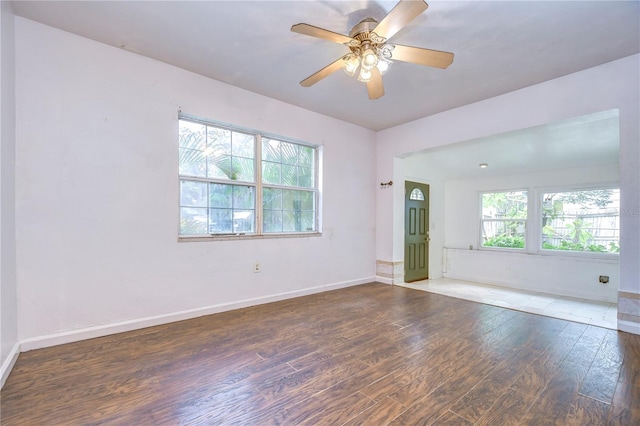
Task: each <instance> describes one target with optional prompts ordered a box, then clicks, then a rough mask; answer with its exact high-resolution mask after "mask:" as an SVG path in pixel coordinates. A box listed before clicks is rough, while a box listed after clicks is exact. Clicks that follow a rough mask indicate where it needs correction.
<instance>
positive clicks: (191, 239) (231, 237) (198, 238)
mask: <svg viewBox="0 0 640 426" xmlns="http://www.w3.org/2000/svg"><path fill="white" fill-rule="evenodd" d="M321 236H322V232H295V233H279V234H262V235H256V234H225V235H194V236H186V235H184V236H179V237H178V242H179V243H195V242H203V241H236V240H267V239H276V238H309V237H321Z"/></svg>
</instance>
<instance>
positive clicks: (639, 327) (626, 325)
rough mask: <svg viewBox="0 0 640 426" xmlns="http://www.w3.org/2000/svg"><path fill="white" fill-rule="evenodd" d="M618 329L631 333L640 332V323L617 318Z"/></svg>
mask: <svg viewBox="0 0 640 426" xmlns="http://www.w3.org/2000/svg"><path fill="white" fill-rule="evenodd" d="M618 330H620V331H625V332H627V333H632V334H640V324H638V323H637V322H631V321H624V320H621V319H619V320H618Z"/></svg>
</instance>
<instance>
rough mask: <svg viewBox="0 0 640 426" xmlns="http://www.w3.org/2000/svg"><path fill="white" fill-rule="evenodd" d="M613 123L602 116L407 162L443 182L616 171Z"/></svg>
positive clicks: (609, 114) (614, 118)
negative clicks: (551, 172) (603, 168)
mask: <svg viewBox="0 0 640 426" xmlns="http://www.w3.org/2000/svg"><path fill="white" fill-rule="evenodd" d="M618 123H619V121H618V111H617V110H610V111H602V112H598V113H594V114H589V115H585V116H582V117H575V118H571V119H568V120H563V121H561V122H558V123H552V124H548V125H544V126H536V127H531V128H528V129H521V130H517V131H513V132H508V133H502V134H499V135H493V136H490V137H486V138H481V139H475V140H471V141H465V142H460V143H457V144H454V145H449V146H447V147H445V148H436V149H432V150H428V151H425V152H419V153H414V154H413V155H412V156H411V159H410V160H409V161H413V162H416V164H418V165H419V167H420V168H422V169H424V170H429V174H430V176H438V177H440V178H441V179H444V180H446V179H476V178H482V177H489V176H509V175H518V174H524V173H536V172H544V171H549V170H558V169H562V170H568V169H574V168H579V167H589V166H605V165H609V166H611V165H613V166H617V165H618V162H619V159H618V156H619V145H620V132H619V124H618ZM481 163H485V164H487V165H488V167H487V168H486V169H482V168H480V167H479V165H480V164H481Z"/></svg>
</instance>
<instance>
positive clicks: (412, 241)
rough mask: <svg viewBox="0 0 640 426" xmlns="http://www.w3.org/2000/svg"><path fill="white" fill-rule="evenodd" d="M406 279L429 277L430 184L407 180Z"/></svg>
mask: <svg viewBox="0 0 640 426" xmlns="http://www.w3.org/2000/svg"><path fill="white" fill-rule="evenodd" d="M404 200H405V201H404V281H405V282H412V281H418V280H426V279H427V278H429V239H430V238H429V185H427V184H423V183H416V182H409V181H406V182H405V196H404Z"/></svg>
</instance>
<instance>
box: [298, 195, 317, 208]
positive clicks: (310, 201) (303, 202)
mask: <svg viewBox="0 0 640 426" xmlns="http://www.w3.org/2000/svg"><path fill="white" fill-rule="evenodd" d="M299 198H300V209H302V210H315V199H316V197H315V193H314V192H311V191H300V192H299Z"/></svg>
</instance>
